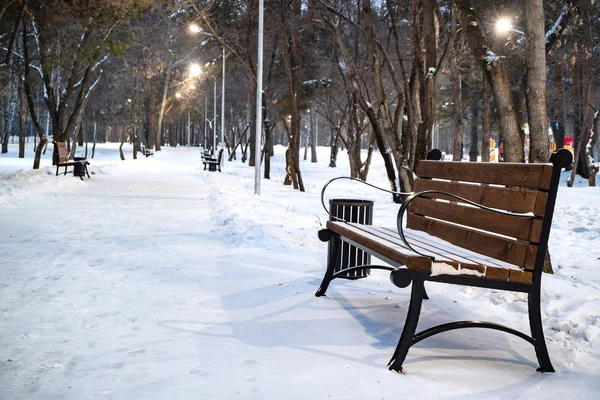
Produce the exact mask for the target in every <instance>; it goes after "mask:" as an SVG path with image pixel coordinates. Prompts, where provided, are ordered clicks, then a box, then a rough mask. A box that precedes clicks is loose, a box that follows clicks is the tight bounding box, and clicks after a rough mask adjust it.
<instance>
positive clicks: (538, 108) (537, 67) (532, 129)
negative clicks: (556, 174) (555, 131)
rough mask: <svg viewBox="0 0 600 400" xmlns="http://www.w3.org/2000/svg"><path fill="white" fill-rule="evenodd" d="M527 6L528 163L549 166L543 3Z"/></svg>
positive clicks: (532, 0)
mask: <svg viewBox="0 0 600 400" xmlns="http://www.w3.org/2000/svg"><path fill="white" fill-rule="evenodd" d="M524 4H525V34H526V53H527V57H526V60H527V61H526V62H527V75H526V87H527V89H526V90H527V113H528V123H529V162H530V163H546V162H548V160H549V159H550V151H549V147H548V146H549V143H548V123H547V120H546V118H547V115H546V47H545V46H546V39H545V32H544V1H543V0H527V1H525V2H524Z"/></svg>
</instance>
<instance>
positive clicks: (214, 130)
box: [212, 79, 223, 155]
mask: <svg viewBox="0 0 600 400" xmlns="http://www.w3.org/2000/svg"><path fill="white" fill-rule="evenodd" d="M214 83H215V86H214V100H213V127H212V134H213V150H212V151H213V155H214V154H215V151H216V149H217V80H216V79H215V80H214ZM221 111H223V110H221Z"/></svg>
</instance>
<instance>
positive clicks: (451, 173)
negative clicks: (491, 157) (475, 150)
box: [417, 160, 552, 190]
mask: <svg viewBox="0 0 600 400" xmlns="http://www.w3.org/2000/svg"><path fill="white" fill-rule="evenodd" d="M417 175H418V176H419V177H421V178H437V179H445V180H449V181H463V182H476V183H488V184H492V185H503V186H516V187H522V188H533V189H544V190H548V189H549V188H550V178H551V177H552V165H551V164H524V163H490V162H483V163H467V162H455V161H430V160H422V161H420V162H419V166H418V168H417Z"/></svg>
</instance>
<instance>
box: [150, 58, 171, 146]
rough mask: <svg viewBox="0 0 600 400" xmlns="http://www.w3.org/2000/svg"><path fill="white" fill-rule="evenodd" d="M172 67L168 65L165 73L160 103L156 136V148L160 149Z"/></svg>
mask: <svg viewBox="0 0 600 400" xmlns="http://www.w3.org/2000/svg"><path fill="white" fill-rule="evenodd" d="M171 68H172V66H171V65H169V66H167V72H166V74H165V83H164V87H163V95H162V101H161V103H160V113H159V114H158V121H157V123H156V136H155V142H154V149H155V150H156V151H160V140H161V135H162V126H163V118H164V117H165V107H166V106H167V94H168V92H169V81H170V80H171Z"/></svg>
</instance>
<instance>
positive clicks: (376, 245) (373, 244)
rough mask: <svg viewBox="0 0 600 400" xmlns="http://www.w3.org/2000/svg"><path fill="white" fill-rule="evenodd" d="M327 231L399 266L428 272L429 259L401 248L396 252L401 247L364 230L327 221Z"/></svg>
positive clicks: (351, 225)
mask: <svg viewBox="0 0 600 400" xmlns="http://www.w3.org/2000/svg"><path fill="white" fill-rule="evenodd" d="M327 229H329V230H331V231H333V232H335V233H337V234H339V235H341V236H344V237H345V238H348V239H349V240H351V241H354V242H356V243H357V244H359V245H362V246H365V247H367V248H369V249H371V250H372V251H373V252H374V253H378V254H380V255H381V256H383V257H386V258H388V259H390V260H392V261H394V262H395V263H397V264H399V265H406V266H407V267H408V268H411V269H416V270H420V271H430V268H431V259H429V258H426V257H422V256H419V255H418V254H415V253H413V252H411V251H410V250H408V249H406V248H403V250H402V251H398V250H399V248H400V247H402V246H398V245H394V244H392V243H391V242H389V241H384V240H380V238H378V237H377V236H375V235H369V234H366V233H365V231H364V230H362V229H360V228H358V227H356V226H354V225H353V224H346V223H343V222H333V221H328V222H327Z"/></svg>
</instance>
